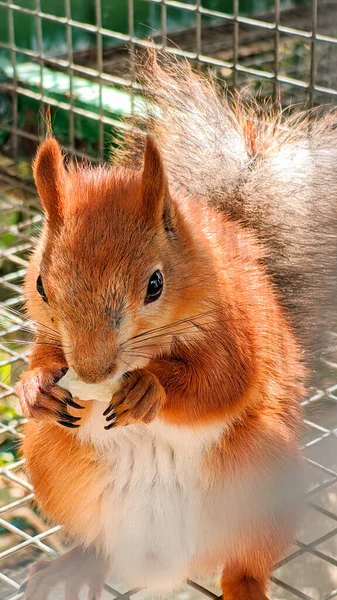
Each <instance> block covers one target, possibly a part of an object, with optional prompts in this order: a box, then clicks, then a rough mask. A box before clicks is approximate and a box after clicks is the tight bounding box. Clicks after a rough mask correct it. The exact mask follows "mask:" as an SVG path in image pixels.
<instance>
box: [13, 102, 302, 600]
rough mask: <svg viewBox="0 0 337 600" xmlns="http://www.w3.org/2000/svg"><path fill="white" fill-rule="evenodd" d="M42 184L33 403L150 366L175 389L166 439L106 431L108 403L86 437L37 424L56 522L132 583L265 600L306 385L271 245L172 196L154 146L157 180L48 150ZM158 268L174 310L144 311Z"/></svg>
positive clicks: (144, 431)
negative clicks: (44, 386) (68, 161)
mask: <svg viewBox="0 0 337 600" xmlns="http://www.w3.org/2000/svg"><path fill="white" fill-rule="evenodd" d="M173 98H174V95H173ZM233 118H234V117H233ZM214 135H215V134H214ZM232 141H233V143H232V146H231V149H232V152H233V153H234V154H235V155H236V153H237V152H238V150H237V144H236V142H235V140H232ZM229 142H230V140H229ZM238 143H239V142H238ZM172 144H174V141H173V140H172ZM240 144H241V142H240ZM242 144H243V142H242ZM166 150H167V149H166ZM196 151H197V150H196ZM186 158H187V157H185V160H186ZM189 158H190V159H191V161H193V157H192V156H191V157H189ZM233 160H234V158H233ZM34 175H35V180H36V184H37V189H38V191H39V194H40V197H41V202H42V204H43V207H44V210H45V214H46V221H45V225H44V229H43V232H42V235H41V239H40V241H39V243H38V245H37V249H36V252H35V253H34V255H33V256H32V258H31V261H30V266H29V269H28V274H27V279H26V295H27V307H28V313H29V315H30V316H31V318H33V319H34V320H35V321H36V322H38V323H39V324H38V325H37V327H38V330H39V333H38V335H37V345H36V346H35V347H34V348H33V351H32V354H31V357H30V366H29V371H28V373H26V374H24V376H23V378H22V382H21V386H22V387H21V388H19V390H20V397H22V398H23V397H24V396H25V390H26V391H27V389H28V386H29V385H32V383H31V382H32V381H33V376H34V375H36V373H41V372H42V371H41V370H43V373H44V375H43V377H45V373H50V372H53V371H55V370H57V369H60V367H61V366H66V365H67V364H68V365H70V366H71V367H72V368H73V369H74V370H75V371H77V373H78V374H79V375H80V377H81V378H82V379H83V380H84V381H87V382H88V383H90V382H98V381H104V379H105V378H106V377H107V376H108V375H113V376H116V377H120V376H121V374H122V373H123V372H125V371H128V370H131V369H133V368H135V367H143V368H145V369H146V370H147V372H149V373H152V374H153V375H154V376H155V377H156V378H157V380H158V381H159V383H160V385H161V386H162V388H163V390H164V399H163V403H162V405H161V409H160V411H159V413H158V414H157V415H154V416H155V418H154V420H153V421H152V422H151V423H150V424H144V423H142V422H139V423H135V424H133V425H128V426H127V427H117V428H115V429H112V430H111V431H105V430H104V424H105V420H104V418H103V416H102V412H103V410H104V405H102V403H95V402H90V403H87V404H85V410H78V409H69V412H71V414H73V415H79V416H81V417H82V419H81V426H80V427H79V428H78V429H74V430H65V429H63V428H62V427H61V426H59V425H58V424H57V423H55V422H54V420H53V419H52V418H45V417H44V415H42V416H39V415H38V414H34V417H35V418H34V420H31V421H30V423H29V424H28V425H27V427H26V438H25V441H24V443H23V451H24V455H25V457H26V459H27V468H28V472H29V475H30V478H31V480H32V483H33V485H34V487H35V490H36V496H37V499H38V501H39V503H40V504H41V507H42V509H43V510H44V511H45V513H46V514H47V515H48V516H49V517H50V518H51V519H52V520H55V521H56V522H58V523H61V524H63V525H64V527H65V529H66V531H68V532H69V533H70V534H72V535H73V536H74V538H75V539H76V540H77V541H78V542H79V543H81V544H83V545H87V546H95V547H97V548H99V549H101V550H102V551H103V552H104V553H105V554H106V555H107V556H108V557H109V558H110V559H111V561H112V564H113V566H114V567H115V568H116V570H117V572H118V573H119V574H120V576H121V577H122V578H123V580H124V582H125V583H126V584H129V585H148V586H150V587H152V588H154V589H167V588H170V587H176V586H177V585H179V584H180V583H182V581H183V580H184V579H185V578H186V577H191V576H195V575H198V574H199V573H201V572H203V573H209V572H212V571H213V570H216V569H218V568H221V567H223V580H222V584H223V591H224V595H225V598H227V599H228V600H238V599H240V600H262V599H264V598H265V593H266V586H267V581H268V578H269V574H270V571H271V569H272V566H273V564H274V563H275V562H276V561H277V560H278V559H280V558H281V556H282V554H283V552H285V550H286V548H287V546H288V545H289V543H290V542H291V539H292V536H293V535H294V527H295V521H296V510H295V504H296V502H295V496H296V494H294V497H292V495H291V494H290V491H291V489H292V490H293V491H294V490H295V491H296V492H297V491H298V490H297V486H296V483H297V468H298V451H297V439H298V432H299V422H300V410H299V402H300V399H301V398H302V396H303V379H304V369H303V366H302V364H301V360H300V351H299V348H298V346H297V343H296V341H295V338H294V335H293V333H292V331H291V328H290V326H289V324H288V322H287V315H286V314H285V312H284V310H283V309H282V307H281V303H280V300H279V296H278V291H277V290H275V289H274V284H273V283H272V280H271V278H270V276H269V275H268V274H267V273H266V268H265V261H264V259H265V249H264V247H263V245H262V244H261V241H258V239H257V237H258V236H257V235H256V232H255V231H254V228H253V227H251V228H249V227H247V225H246V226H243V225H242V224H241V223H240V222H239V221H235V220H233V219H231V218H229V217H228V216H226V215H224V214H223V213H222V212H219V211H218V210H217V209H216V207H215V208H214V207H212V206H210V204H209V203H207V202H204V201H201V200H200V199H199V198H198V197H197V192H198V190H197V189H196V190H194V193H193V194H191V193H187V191H185V192H184V190H183V189H181V186H180V189H179V190H178V191H176V188H175V186H169V187H168V186H167V183H166V176H165V171H164V168H163V164H162V160H161V157H160V143H159V150H158V148H157V146H156V144H155V143H154V141H153V140H152V139H148V141H147V147H146V158H145V165H144V166H143V165H140V164H138V163H135V168H132V165H131V166H130V165H129V167H125V166H120V167H118V168H114V167H108V166H107V167H104V168H102V167H98V168H91V167H82V168H76V167H75V166H70V167H69V169H68V171H66V170H65V167H64V166H63V159H62V155H61V150H60V148H59V146H58V145H57V142H56V141H55V140H53V139H49V140H47V141H45V142H44V143H43V144H42V145H41V147H40V149H39V151H38V154H37V158H36V161H35V165H34ZM232 175H233V176H234V175H235V173H234V171H233V173H232ZM188 176H189V175H188V173H187V172H186V177H188ZM178 187H179V186H178ZM203 192H205V190H203ZM219 193H220V191H219ZM157 268H160V270H161V271H162V272H163V276H164V290H163V294H162V295H161V297H160V299H159V300H158V301H156V302H153V303H152V304H149V305H147V306H145V305H144V298H145V294H146V288H147V282H148V279H149V277H150V276H151V274H152V273H153V271H155V270H156V269H157ZM39 273H41V277H42V281H43V286H44V290H45V292H46V295H47V298H48V302H49V304H48V305H47V304H46V303H45V302H43V300H42V298H41V297H40V296H39V294H38V293H37V291H36V279H37V276H38V274H39ZM49 328H51V329H49ZM51 330H53V332H54V333H53V334H51V335H53V336H56V338H57V339H58V340H59V342H58V344H55V345H50V344H49V345H48V344H47V342H48V332H50V331H51ZM44 342H46V344H47V345H46V346H43V343H44ZM55 346H57V347H55ZM29 382H30V383H29ZM30 390H31V388H30ZM28 397H29V398H30V399H32V393H31V391H30V395H29V396H28ZM25 402H26V401H25ZM28 404H29V402H28ZM32 404H33V402H32ZM83 404H84V403H83ZM25 410H26V411H27V412H28V413H29V410H30V408H29V406H27V402H26V404H25ZM289 484H291V485H289ZM287 486H288V487H287ZM289 488H291V489H290V490H289ZM285 490H287V494H285V493H284V492H285ZM288 492H289V493H288ZM292 501H293V502H292ZM293 504H294V506H293ZM144 528H145V529H144ZM143 534H144V535H143ZM130 556H131V558H132V560H131V559H130Z"/></svg>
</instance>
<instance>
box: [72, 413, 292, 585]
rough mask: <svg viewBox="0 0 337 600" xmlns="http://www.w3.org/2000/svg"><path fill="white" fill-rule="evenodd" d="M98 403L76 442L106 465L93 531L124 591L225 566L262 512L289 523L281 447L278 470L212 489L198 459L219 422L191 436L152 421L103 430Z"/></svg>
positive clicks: (288, 482) (288, 486) (216, 435)
mask: <svg viewBox="0 0 337 600" xmlns="http://www.w3.org/2000/svg"><path fill="white" fill-rule="evenodd" d="M97 405H98V406H97V407H95V406H94V407H93V411H92V414H91V416H90V419H88V421H87V422H86V423H85V424H84V425H83V427H81V429H80V430H79V433H78V436H79V438H80V439H82V440H83V441H84V442H85V441H90V443H91V444H92V445H94V446H95V447H96V448H97V451H98V452H99V453H100V454H102V456H104V459H105V460H108V462H109V468H108V471H107V475H106V477H107V479H106V481H105V486H104V493H103V494H102V495H101V505H100V517H99V522H98V523H97V529H98V530H99V531H100V532H103V533H101V536H103V540H102V539H100V543H102V544H103V547H104V549H105V552H106V554H107V555H108V556H109V558H110V559H111V566H112V570H113V571H114V573H115V575H116V576H117V577H118V578H119V579H120V580H121V581H123V583H125V584H126V585H128V586H130V587H147V588H150V589H153V590H159V591H160V590H170V589H174V588H176V587H178V586H179V585H181V583H182V582H183V581H184V580H185V579H186V578H192V577H193V576H194V575H196V574H200V567H202V566H203V561H204V560H205V561H207V560H209V559H212V564H213V565H214V568H216V567H217V566H218V564H219V565H220V564H222V566H224V564H225V562H226V560H227V559H228V560H230V558H231V557H232V556H233V552H234V553H236V552H237V549H238V546H240V547H241V548H242V547H244V545H245V543H246V541H247V540H248V541H249V537H250V534H252V533H253V535H256V534H258V532H259V530H260V528H261V525H262V523H263V522H264V519H265V517H266V515H269V517H270V516H271V515H274V516H276V515H277V514H280V512H281V513H284V515H285V516H284V517H283V518H282V520H283V519H284V518H286V520H285V523H286V522H287V519H288V516H289V514H290V513H289V512H288V511H291V512H292V511H293V508H294V506H295V505H296V503H297V488H296V482H297V481H298V474H299V473H298V465H297V459H296V460H295V461H293V459H292V458H291V459H290V460H289V464H287V461H286V460H285V448H284V447H282V448H280V452H282V456H281V455H280V457H279V461H276V464H278V463H279V465H280V469H279V470H278V469H277V468H276V467H275V466H274V468H273V470H272V471H270V472H269V474H268V472H267V471H268V470H267V471H266V472H265V470H258V469H254V466H253V465H252V467H251V470H250V472H247V469H245V471H244V473H242V474H240V473H237V475H236V477H230V478H226V477H223V478H221V477H219V478H218V479H217V478H214V479H217V481H218V483H217V485H215V484H214V483H213V485H209V483H207V481H206V476H205V456H206V455H207V454H208V455H209V454H210V452H209V451H210V448H211V447H212V446H213V445H214V444H215V443H216V442H219V441H220V440H221V437H222V435H223V433H224V427H225V426H224V425H223V424H222V425H221V424H220V425H219V424H218V425H216V426H213V427H210V426H208V427H200V428H197V429H196V428H194V429H193V428H191V429H189V428H187V427H181V428H179V427H178V426H172V425H167V424H165V423H163V422H161V421H159V420H155V421H154V422H153V423H151V424H150V425H143V424H140V425H130V426H127V427H119V428H116V429H113V430H112V431H108V432H107V431H105V430H104V428H103V427H104V423H105V420H104V418H103V419H102V417H101V415H102V404H101V403H100V404H98V403H97ZM274 458H275V457H274ZM294 458H295V457H294ZM209 466H210V465H209V463H208V468H209ZM214 469H216V464H215V465H214ZM212 474H213V475H215V473H214V472H212ZM214 479H213V481H214ZM208 481H209V480H208ZM286 505H287V506H286ZM249 532H250V533H249ZM196 566H197V572H196V570H195V568H196ZM212 568H213V567H212Z"/></svg>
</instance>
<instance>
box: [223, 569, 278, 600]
mask: <svg viewBox="0 0 337 600" xmlns="http://www.w3.org/2000/svg"><path fill="white" fill-rule="evenodd" d="M221 587H222V595H223V599H224V600H268V598H267V596H266V592H267V579H260V580H259V579H254V578H252V577H249V576H245V575H243V574H242V575H241V576H240V575H233V576H229V574H228V573H226V574H224V575H223V577H222V582H221Z"/></svg>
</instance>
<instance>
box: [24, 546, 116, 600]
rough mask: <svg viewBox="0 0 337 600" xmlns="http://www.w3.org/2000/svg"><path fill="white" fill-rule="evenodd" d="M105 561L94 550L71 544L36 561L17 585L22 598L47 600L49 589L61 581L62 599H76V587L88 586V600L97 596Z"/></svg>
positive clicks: (105, 574) (102, 582) (95, 598)
mask: <svg viewBox="0 0 337 600" xmlns="http://www.w3.org/2000/svg"><path fill="white" fill-rule="evenodd" d="M108 570H109V565H108V563H107V562H106V561H105V560H104V559H103V557H102V556H99V555H98V554H97V553H96V552H95V551H93V550H90V549H87V550H82V549H81V548H74V549H73V550H71V551H70V552H67V553H66V554H63V555H62V556H60V557H59V558H55V559H54V560H51V561H46V560H40V561H38V562H36V563H35V564H34V565H33V566H32V568H31V571H30V574H29V576H28V577H27V579H26V580H25V581H24V582H23V584H22V585H21V587H20V590H19V593H23V594H24V595H23V600H47V598H48V596H49V593H50V592H51V591H52V590H53V589H54V588H55V587H56V586H57V585H59V584H62V583H63V584H64V589H65V596H64V597H65V600H80V591H81V589H82V588H83V587H84V586H87V587H88V588H89V593H88V600H100V598H101V595H102V592H103V585H104V580H105V578H106V576H107V574H108Z"/></svg>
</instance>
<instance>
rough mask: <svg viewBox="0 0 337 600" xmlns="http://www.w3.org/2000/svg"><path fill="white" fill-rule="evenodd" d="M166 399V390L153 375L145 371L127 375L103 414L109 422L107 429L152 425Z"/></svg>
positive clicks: (141, 370)
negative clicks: (139, 423)
mask: <svg viewBox="0 0 337 600" xmlns="http://www.w3.org/2000/svg"><path fill="white" fill-rule="evenodd" d="M165 397H166V394H165V390H164V388H163V387H162V386H161V384H160V383H159V380H158V379H157V377H156V376H155V375H152V373H149V372H148V371H146V370H145V369H137V370H135V371H131V372H130V373H127V374H126V375H125V376H124V383H123V385H122V387H121V389H120V390H119V391H118V392H117V393H116V394H115V395H114V397H113V398H112V401H111V404H110V405H109V406H108V408H107V409H106V410H105V411H104V413H103V414H104V416H106V420H107V422H108V425H106V426H105V429H111V428H112V427H116V426H117V425H131V424H132V423H136V422H137V421H138V422H139V421H142V422H143V423H150V422H151V421H153V419H154V418H155V417H156V416H157V414H158V412H159V411H160V409H161V407H162V406H163V403H164V401H165Z"/></svg>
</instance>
